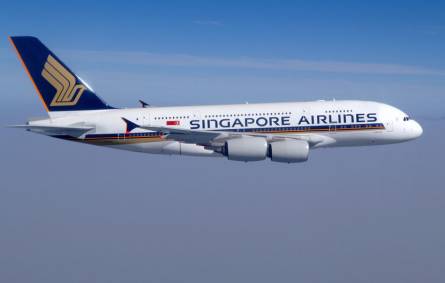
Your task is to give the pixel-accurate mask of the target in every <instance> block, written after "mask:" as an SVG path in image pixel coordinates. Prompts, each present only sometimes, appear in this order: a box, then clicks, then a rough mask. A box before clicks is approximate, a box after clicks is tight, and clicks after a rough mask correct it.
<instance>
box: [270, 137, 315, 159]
mask: <svg viewBox="0 0 445 283" xmlns="http://www.w3.org/2000/svg"><path fill="white" fill-rule="evenodd" d="M268 156H269V157H270V159H271V160H272V161H275V162H285V163H295V162H304V161H306V160H307V159H308V157H309V144H308V143H307V142H306V141H302V140H284V141H276V142H272V143H271V144H269V150H268Z"/></svg>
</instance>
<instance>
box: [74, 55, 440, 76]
mask: <svg viewBox="0 0 445 283" xmlns="http://www.w3.org/2000/svg"><path fill="white" fill-rule="evenodd" d="M66 53H67V55H69V56H70V57H71V59H73V60H86V61H89V62H91V61H94V62H104V63H118V64H129V65H146V66H176V67H198V68H199V67H205V68H234V69H270V70H290V71H306V72H307V71H309V72H324V73H350V74H379V75H440V76H443V75H445V70H440V69H433V68H427V67H421V66H410V65H400V64H385V63H358V62H342V61H315V60H304V59H280V58H271V59H269V58H250V57H239V58H229V57H208V56H196V55H187V54H161V53H149V52H111V51H69V52H66Z"/></svg>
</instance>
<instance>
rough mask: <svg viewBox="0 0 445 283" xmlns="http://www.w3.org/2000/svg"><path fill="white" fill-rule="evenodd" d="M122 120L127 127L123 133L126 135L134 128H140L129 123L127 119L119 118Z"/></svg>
mask: <svg viewBox="0 0 445 283" xmlns="http://www.w3.org/2000/svg"><path fill="white" fill-rule="evenodd" d="M121 118H122V120H124V122H125V124H126V125H127V129H126V130H125V132H126V133H127V134H128V133H129V132H131V131H133V130H134V129H136V128H139V127H140V126H139V125H138V124H136V123H133V122H131V121H130V120H128V119H125V118H124V117H121Z"/></svg>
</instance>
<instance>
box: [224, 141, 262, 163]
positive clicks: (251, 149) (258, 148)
mask: <svg viewBox="0 0 445 283" xmlns="http://www.w3.org/2000/svg"><path fill="white" fill-rule="evenodd" d="M223 154H224V155H225V156H227V158H228V159H229V160H235V161H246V162H247V161H260V160H264V159H266V156H267V141H266V139H264V138H259V137H242V138H237V139H231V140H228V141H226V142H225V144H224V148H223Z"/></svg>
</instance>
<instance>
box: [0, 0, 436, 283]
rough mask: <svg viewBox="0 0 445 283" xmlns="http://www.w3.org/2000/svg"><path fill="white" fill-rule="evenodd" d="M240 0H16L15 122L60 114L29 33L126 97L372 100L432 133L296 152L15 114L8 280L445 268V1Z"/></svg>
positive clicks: (5, 145)
mask: <svg viewBox="0 0 445 283" xmlns="http://www.w3.org/2000/svg"><path fill="white" fill-rule="evenodd" d="M240 2H241V1H221V2H220V3H212V2H211V1H162V2H161V1H155V2H151V1H140V2H137V1H124V2H123V1H107V2H106V3H105V2H104V3H99V2H97V3H96V2H95V1H75V2H71V1H53V2H49V1H21V2H17V1H16V2H14V1H7V2H4V3H3V2H2V3H1V4H0V86H1V89H2V91H1V98H0V101H1V103H0V120H1V123H2V124H3V125H7V124H18V123H23V122H24V121H26V119H28V118H29V117H35V116H46V113H45V112H44V109H43V107H42V105H41V104H40V101H39V99H38V97H37V94H36V93H35V91H34V89H33V87H32V85H31V83H30V81H29V80H28V78H27V76H26V75H25V73H24V71H23V69H22V67H21V66H20V64H19V62H18V60H17V58H16V56H15V54H14V52H13V50H12V48H11V47H10V46H9V43H8V41H7V39H6V37H7V36H8V35H34V36H38V37H39V38H40V39H41V40H42V41H43V42H44V43H46V44H47V45H48V46H49V47H50V48H51V49H52V50H53V51H54V52H55V53H56V54H58V55H59V57H60V58H62V60H63V61H64V62H65V63H66V64H67V65H68V66H70V67H71V68H72V69H73V70H74V71H75V72H76V73H77V74H79V75H80V76H81V77H82V78H83V79H85V80H86V81H87V82H88V83H89V84H90V85H92V86H93V88H94V89H95V90H96V92H97V93H99V95H101V97H102V98H104V99H105V100H106V101H107V102H109V103H110V104H111V105H114V106H117V107H132V106H136V105H137V100H138V99H141V98H142V99H144V100H146V101H147V102H150V103H152V104H154V105H184V104H187V105H192V104H215V103H239V102H241V103H244V102H245V101H249V102H268V101H298V100H317V99H332V98H336V99H367V100H378V101H382V102H386V103H389V104H392V105H394V106H396V107H399V108H401V109H402V110H405V111H406V112H408V113H410V114H411V115H412V116H413V117H414V118H416V119H417V120H418V121H419V122H420V123H421V124H422V126H423V127H424V135H423V136H422V137H421V138H420V139H418V140H415V141H412V142H409V143H404V144H398V145H389V146H380V147H360V148H340V149H320V150H314V151H312V152H311V154H310V159H309V161H308V162H307V163H304V164H296V165H287V164H277V163H272V162H260V163H249V164H244V163H236V162H230V161H228V160H225V159H206V158H201V159H199V158H192V157H168V156H156V155H144V154H137V153H131V152H125V151H118V150H111V149H107V148H100V147H94V146H87V145H83V144H77V143H70V142H64V141H60V140H55V139H50V138H47V137H44V136H40V135H35V134H31V133H27V132H23V131H19V130H16V129H3V130H2V131H1V136H0V137H1V138H0V160H1V161H0V180H1V185H0V227H1V233H0V281H1V282H45V283H48V282H107V283H109V282H243V283H245V282H298V281H300V282H342V283H344V282H391V283H396V282H403V283H409V282H413V283H414V282H416V283H417V282H442V281H443V270H444V265H443V263H444V262H445V258H444V253H443V247H444V246H445V229H444V227H443V225H441V223H443V215H444V213H445V211H444V206H443V203H445V193H444V190H443V160H444V158H445V155H444V153H443V140H444V134H443V133H444V132H445V126H444V123H443V121H444V118H445V111H444V105H445V95H444V93H445V80H444V78H445V56H444V55H443V52H444V50H445V46H444V45H445V15H444V13H445V12H444V11H445V9H444V8H445V4H444V3H441V2H440V1H437V2H427V3H425V2H421V1H329V2H328V1H324V2H321V1H308V2H298V1H245V2H242V3H240Z"/></svg>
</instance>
